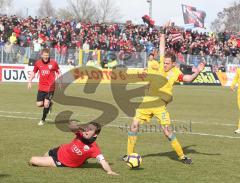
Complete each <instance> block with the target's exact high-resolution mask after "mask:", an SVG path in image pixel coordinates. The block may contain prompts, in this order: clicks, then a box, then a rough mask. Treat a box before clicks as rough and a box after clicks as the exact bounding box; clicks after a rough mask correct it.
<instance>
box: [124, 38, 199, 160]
mask: <svg viewBox="0 0 240 183" xmlns="http://www.w3.org/2000/svg"><path fill="white" fill-rule="evenodd" d="M203 69H204V64H203V63H201V64H199V66H198V67H197V69H196V71H195V73H193V74H192V75H183V74H182V72H181V71H180V69H179V68H177V67H176V56H175V54H174V53H171V52H167V53H166V54H165V34H161V36H160V63H158V62H155V64H153V63H151V64H149V67H148V71H147V72H148V80H149V89H148V93H147V96H145V97H144V99H143V103H142V104H141V105H140V106H139V108H138V109H137V110H136V114H135V117H134V120H133V122H132V124H131V126H130V131H129V132H128V144H127V155H129V154H132V153H134V152H135V149H134V148H135V145H136V141H137V132H138V128H139V125H140V124H141V123H144V122H149V121H150V119H151V118H152V117H153V116H155V117H156V118H157V119H158V122H159V123H160V125H161V128H162V130H163V133H164V135H165V136H166V137H167V138H168V140H169V141H170V143H171V145H172V148H173V149H174V151H175V152H176V153H177V155H178V157H179V159H180V160H181V161H182V162H183V163H185V164H191V163H192V160H191V158H188V157H186V155H185V154H184V152H183V150H182V147H181V145H180V143H179V142H178V140H177V138H176V135H175V134H174V133H173V131H172V129H171V127H170V124H171V121H170V116H169V113H168V111H167V108H166V106H167V104H168V103H169V102H171V100H172V90H173V85H174V83H176V82H191V81H193V80H194V79H195V78H196V77H197V76H198V74H199V73H200V72H201V71H202V70H203ZM156 75H158V76H161V77H164V78H165V79H166V84H165V85H164V86H162V87H160V88H159V85H158V82H157V81H156ZM151 77H152V79H151ZM159 78H160V77H159ZM150 101H151V102H152V103H151V106H149V104H148V105H147V104H146V102H150ZM154 101H157V102H156V103H154ZM127 155H124V156H123V158H122V159H123V160H124V161H125V160H126V159H127Z"/></svg>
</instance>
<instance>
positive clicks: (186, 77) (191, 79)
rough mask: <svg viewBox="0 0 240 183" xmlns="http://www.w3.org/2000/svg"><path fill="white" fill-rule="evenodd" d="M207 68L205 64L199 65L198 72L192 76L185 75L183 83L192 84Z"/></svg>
mask: <svg viewBox="0 0 240 183" xmlns="http://www.w3.org/2000/svg"><path fill="white" fill-rule="evenodd" d="M204 68H205V64H204V63H200V64H199V65H198V68H197V71H196V72H194V73H193V74H191V75H184V76H183V82H192V81H193V80H194V79H195V78H196V77H197V76H198V74H199V73H200V72H201V71H203V69H204Z"/></svg>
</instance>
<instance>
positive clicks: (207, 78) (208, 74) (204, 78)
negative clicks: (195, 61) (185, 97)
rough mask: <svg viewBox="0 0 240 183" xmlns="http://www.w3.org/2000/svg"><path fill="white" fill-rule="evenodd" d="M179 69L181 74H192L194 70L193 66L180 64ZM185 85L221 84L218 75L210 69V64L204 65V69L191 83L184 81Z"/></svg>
mask: <svg viewBox="0 0 240 183" xmlns="http://www.w3.org/2000/svg"><path fill="white" fill-rule="evenodd" d="M180 67H181V70H182V72H183V74H192V73H193V72H194V69H195V68H194V67H192V66H186V65H181V66H180ZM184 84H185V85H213V86H219V85H221V83H220V81H219V79H218V76H217V74H216V73H215V72H213V70H212V66H211V65H206V66H205V68H204V70H203V71H202V72H201V73H200V74H199V75H198V76H197V78H196V79H195V80H194V81H193V82H192V83H184Z"/></svg>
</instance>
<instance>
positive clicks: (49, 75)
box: [28, 49, 61, 126]
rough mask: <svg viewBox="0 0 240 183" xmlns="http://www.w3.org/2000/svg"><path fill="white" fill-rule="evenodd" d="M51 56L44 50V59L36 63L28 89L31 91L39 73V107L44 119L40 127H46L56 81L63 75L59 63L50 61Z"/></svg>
mask: <svg viewBox="0 0 240 183" xmlns="http://www.w3.org/2000/svg"><path fill="white" fill-rule="evenodd" d="M49 54H50V50H49V49H43V50H42V59H40V60H38V61H36V63H35V65H34V69H33V72H32V73H31V75H30V78H29V82H28V89H30V88H31V87H32V80H33V78H34V77H35V75H36V73H37V72H38V73H39V84H38V94H37V106H38V107H43V115H42V119H41V120H40V122H39V123H38V125H40V126H42V125H44V123H45V119H46V117H47V115H48V113H50V111H51V107H52V104H53V103H52V102H51V100H52V98H53V94H54V90H55V79H56V78H59V77H60V75H61V73H60V69H59V66H58V64H57V62H56V61H55V60H53V59H50V57H49ZM59 84H61V83H59Z"/></svg>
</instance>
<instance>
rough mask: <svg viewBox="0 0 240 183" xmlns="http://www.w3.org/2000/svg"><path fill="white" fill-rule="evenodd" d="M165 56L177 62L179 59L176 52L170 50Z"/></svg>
mask: <svg viewBox="0 0 240 183" xmlns="http://www.w3.org/2000/svg"><path fill="white" fill-rule="evenodd" d="M164 58H170V59H171V60H172V62H176V61H177V57H176V55H175V53H173V52H170V51H168V52H166V53H165V56H164Z"/></svg>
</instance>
